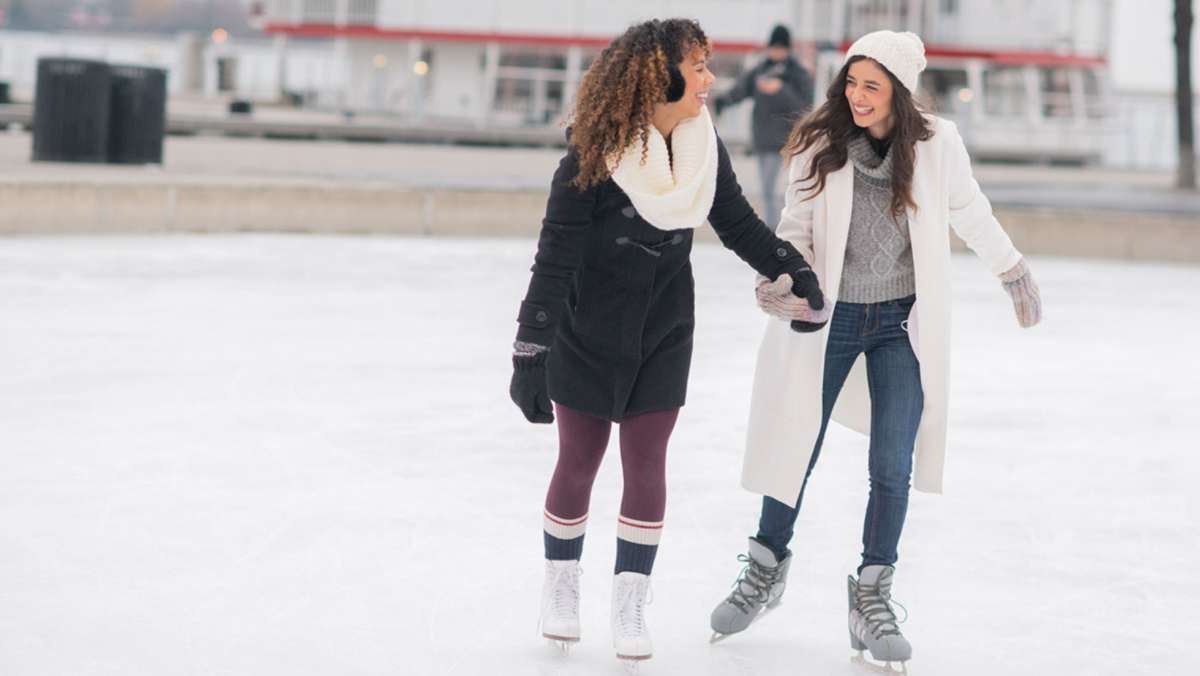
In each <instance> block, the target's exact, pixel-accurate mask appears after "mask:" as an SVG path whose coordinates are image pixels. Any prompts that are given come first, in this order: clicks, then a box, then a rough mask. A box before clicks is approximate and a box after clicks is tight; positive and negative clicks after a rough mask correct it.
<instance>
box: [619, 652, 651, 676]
mask: <svg viewBox="0 0 1200 676" xmlns="http://www.w3.org/2000/svg"><path fill="white" fill-rule="evenodd" d="M617 659H619V660H621V666H623V667H625V673H627V674H630V675H631V676H637V674H638V669H639V668H640V665H641V664H642V662H645V661H646V660H648V659H650V656H649V655H630V656H624V655H617Z"/></svg>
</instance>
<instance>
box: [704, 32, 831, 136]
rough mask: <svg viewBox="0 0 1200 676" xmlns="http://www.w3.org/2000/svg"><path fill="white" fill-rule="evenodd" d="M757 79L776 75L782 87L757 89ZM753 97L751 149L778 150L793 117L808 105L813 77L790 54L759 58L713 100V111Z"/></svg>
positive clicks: (802, 111)
mask: <svg viewBox="0 0 1200 676" xmlns="http://www.w3.org/2000/svg"><path fill="white" fill-rule="evenodd" d="M760 78H778V79H779V80H780V81H781V82H782V83H783V86H782V87H781V88H780V89H779V91H778V92H775V93H774V94H767V93H764V92H762V91H760V90H759V88H758V86H757V83H758V80H759V79H760ZM751 96H753V97H754V110H753V111H752V113H751V129H750V132H751V136H752V137H753V141H754V150H755V152H759V153H778V152H779V151H781V150H783V147H784V146H785V145H787V139H788V135H789V134H791V132H792V126H793V124H794V123H795V121H796V118H797V117H798V116H799V115H801V114H803V113H804V112H806V111H808V110H809V109H810V108H812V105H813V80H812V76H811V75H809V73H808V70H807V69H805V68H804V66H801V65H800V62H799V61H797V60H796V59H795V58H794V57H793V56H791V55H790V54H789V55H788V57H787V58H786V59H784V60H782V61H772V60H770V59H763V61H762V62H761V63H759V64H758V65H757V66H755V67H754V68H751V69H750V70H748V71H746V72H745V73H743V74H742V76H741V77H739V78H738V81H737V83H736V84H734V85H733V87H732V88H731V89H730V90H729V91H727V92H725V93H724V94H722V95H720V96H718V97H717V98H716V100H715V101H714V102H713V103H714V105H715V106H716V111H717V114H718V115H720V114H721V111H722V110H723V109H725V108H727V107H728V106H731V105H733V104H736V103H738V102H740V101H743V100H745V99H746V98H749V97H751Z"/></svg>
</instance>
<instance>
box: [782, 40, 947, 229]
mask: <svg viewBox="0 0 1200 676" xmlns="http://www.w3.org/2000/svg"><path fill="white" fill-rule="evenodd" d="M865 58H867V57H865V56H855V57H852V58H850V59H849V60H847V61H846V65H844V66H842V69H841V70H840V71H838V74H837V77H835V78H833V81H832V82H830V83H829V88H828V89H827V90H826V91H825V97H826V100H825V103H824V104H823V105H822V106H821V107H820V108H818V109H816V110H814V111H813V112H812V113H811V114H810V115H809V116H808V117H806V118H804V119H803V120H801V121H800V122H798V123H797V124H796V126H795V127H794V128H792V133H791V136H790V137H789V138H788V143H787V146H786V147H784V149H783V156H784V158H785V159H787V161H788V163H789V164H790V163H791V162H792V160H793V159H795V158H796V156H797V155H799V154H800V153H802V152H804V151H805V150H807V149H809V148H811V147H814V146H816V147H817V151H816V153H814V154H813V158H812V164H811V165H810V166H809V169H808V174H807V175H806V176H804V177H803V178H801V179H800V180H801V181H802V182H808V181H813V180H814V179H815V185H816V188H817V189H816V190H814V191H813V193H812V194H811V195H809V196H808V197H806V198H805V199H812V198H814V197H816V196H817V195H818V194H820V192H821V191H822V190H824V189H825V177H826V176H828V175H829V174H830V172H834V171H837V170H838V169H841V168H842V167H844V166H846V160H847V159H848V157H849V154H848V152H847V148H848V147H849V145H850V141H851V140H852V139H853V138H854V137H855V136H857V135H859V134H865V133H867V131H866V130H865V129H863V128H861V127H859V126H858V125H856V124H855V123H854V115H853V114H852V113H851V112H850V102H849V101H848V100H847V99H846V76H847V75H848V74H849V73H850V66H851V64H854V63H857V62H859V61H862V60H863V59H865ZM876 63H878V62H876ZM879 68H880V70H882V71H883V72H885V73H887V76H888V79H889V80H891V82H892V117H893V118H894V119H895V126H894V127H893V128H892V133H891V137H892V144H891V149H890V150H889V151H888V152H889V153H895V156H894V157H893V158H892V204H891V207H892V209H891V211H892V219H893V220H894V221H896V223H897V227H899V217H900V215H901V214H903V213H904V210H905V208H906V207H909V208H911V209H912V210H913V211H914V212H915V211H916V210H917V203H916V202H915V201H913V197H912V182H913V165H914V163H915V162H916V159H917V141H928V140H929V139H931V138H933V129H932V128H931V127H930V123H929V121H928V120H926V119H925V117H924V115H922V114H921V111H922V108H926V107H927V106H923V105H922V106H918V104H917V102H916V101H915V100H914V99H913V95H912V93H910V92H909V91H908V89H906V88H905V87H904V85H902V84H900V81H899V80H897V79H896V76H895V75H892V73H891V72H890V71H888V69H887V68H884V67H883V66H882V65H880V66H879ZM822 141H827V143H825V144H824V147H820V146H819V144H820V143H821V142H822Z"/></svg>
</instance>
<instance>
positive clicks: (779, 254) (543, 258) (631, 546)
mask: <svg viewBox="0 0 1200 676" xmlns="http://www.w3.org/2000/svg"><path fill="white" fill-rule="evenodd" d="M711 55H712V48H711V44H710V42H709V40H708V37H707V36H706V35H705V34H704V32H703V31H702V30H701V28H700V26H699V25H698V24H697V23H696V22H694V21H688V20H682V19H671V20H667V21H657V20H655V21H649V22H646V23H642V24H638V25H635V26H633V27H631V28H630V29H629V30H627V31H626V32H625V33H624V34H623V35H621V36H620V37H618V38H616V39H615V40H613V42H612V44H610V45H609V46H608V47H607V48H606V49H605V50H604V51H603V52H602V53H601V54H600V56H599V57H598V58H597V59H596V61H595V62H594V63H593V65H592V67H591V69H590V70H589V71H588V72H587V74H586V75H585V76H584V78H583V81H582V83H581V84H580V88H579V93H578V96H577V104H576V111H575V115H574V123H573V125H572V126H571V128H570V129H568V131H567V139H568V145H569V149H568V151H567V155H566V157H564V158H563V160H562V162H561V163H560V164H559V167H558V171H557V172H556V173H555V175H554V179H553V182H552V184H551V191H550V199H549V202H548V204H547V207H546V218H545V220H544V221H543V225H542V231H541V236H540V239H539V241H538V250H537V255H536V257H535V259H534V266H533V270H532V272H533V277H532V280H531V281H530V283H529V290H528V292H527V294H526V296H525V300H524V302H522V303H521V308H520V312H519V314H518V317H517V322H518V323H519V325H520V326H519V328H518V330H517V340H516V343H515V345H514V350H515V351H514V355H513V378H512V384H511V387H510V395H511V397H512V399H513V401H514V402H515V403H516V404H517V406H518V407H519V408H520V409H521V412H522V413H524V415H525V417H526V418H527V419H528V420H529V421H530V422H535V423H551V422H555V420H557V423H558V437H559V455H558V464H557V466H556V467H555V470H554V475H553V477H552V479H551V481H550V488H549V491H548V494H547V497H546V502H545V513H544V518H543V527H544V536H543V537H544V542H545V552H546V581H545V586H544V599H543V600H544V605H543V613H542V631H543V634H544V635H545V636H546V637H547V638H549V639H550V640H551V641H553V642H555V643H557V644H558V646H559V648H560V650H562V651H563V652H564V653H565V652H566V650H567V649H568V647H569V645H570V643H572V642H575V641H578V640H579V637H580V626H579V576H580V573H581V569H580V567H579V559H580V556H581V554H582V550H583V536H584V531H585V529H586V526H587V514H588V504H589V501H590V497H591V488H592V483H593V481H594V480H595V477H596V473H597V471H598V469H599V467H600V461H601V459H602V457H603V455H604V451H605V448H606V447H607V445H608V440H609V434H610V432H611V428H612V424H613V423H620V442H621V465H622V470H623V475H624V491H623V495H622V499H621V509H620V518H619V519H618V523H617V560H616V566H615V579H614V583H613V595H612V631H613V642H614V645H615V647H616V652H617V656H618V657H619V658H621V659H623V660H628V661H630V662H629V664H634V663H635V662H634V661H636V660H644V659H647V658H649V657H650V655H651V653H652V648H651V642H650V637H649V635H648V633H647V631H646V625H645V616H644V609H645V605H646V603H647V599H648V595H649V591H650V578H649V575H650V572H651V568H652V567H653V564H654V557H655V554H656V553H657V549H658V543H659V537H660V534H661V532H662V526H663V514H664V512H665V505H666V482H665V480H664V472H665V458H666V451H667V441H668V439H669V437H670V435H671V432H672V429H673V428H674V426H675V420H676V417H677V416H678V415H679V409H680V407H681V406H683V404H684V398H685V394H686V391H687V379H688V370H689V368H690V364H691V357H692V332H693V329H694V327H695V318H694V296H693V282H692V268H691V264H690V260H689V257H690V253H691V249H692V236H693V231H694V230H695V229H696V228H697V227H700V226H702V225H703V224H704V223H705V221H706V220H707V221H708V222H709V223H710V224H711V225H712V227H713V229H714V230H715V231H716V233H717V235H718V236H719V237H720V239H721V241H722V242H723V243H724V245H725V246H726V247H727V248H729V249H731V250H733V251H734V253H736V254H737V255H738V256H739V257H741V258H742V259H743V260H744V261H746V262H747V263H748V264H749V265H750V266H751V267H752V268H753V269H755V270H756V271H758V272H759V273H760V274H763V275H766V276H767V277H769V278H771V279H778V278H781V277H782V276H784V275H786V276H787V277H786V279H784V281H783V282H782V283H786V284H788V285H789V288H790V289H792V290H793V291H794V292H795V296H794V297H793V298H794V301H795V303H796V304H797V305H799V306H803V308H804V309H805V310H806V312H805V313H801V314H798V315H797V318H798V319H799V320H801V321H798V322H797V323H796V330H816V329H818V328H820V327H821V326H823V325H824V322H825V321H827V319H828V317H827V313H825V312H824V311H823V307H824V304H823V300H824V297H823V296H822V294H821V291H820V288H819V287H818V286H817V284H816V278H815V276H814V275H813V273H812V271H811V270H810V269H809V265H808V263H807V262H805V260H804V258H803V257H802V256H801V255H800V254H799V253H798V252H797V250H796V248H795V247H794V246H792V245H791V244H788V243H787V242H786V241H784V240H781V239H779V238H777V237H776V236H775V235H774V234H773V233H772V232H771V231H770V230H769V229H768V228H767V226H766V225H764V224H763V222H762V221H761V220H760V219H759V218H758V216H756V215H755V213H754V210H753V209H752V208H751V207H750V204H749V203H748V202H747V201H746V198H745V197H744V196H743V195H742V191H741V188H740V187H739V186H738V182H737V177H736V176H735V175H734V172H733V168H732V167H731V165H730V161H729V154H728V153H727V152H726V151H725V147H724V146H723V145H722V144H721V141H720V139H719V138H717V136H716V132H715V131H714V129H713V124H712V121H711V120H710V118H709V115H708V110H707V108H706V107H705V99H706V97H707V95H708V89H709V87H710V86H711V85H712V83H713V82H714V79H715V78H713V75H712V73H710V72H709V70H708V66H707V63H708V59H709V58H710V57H711ZM802 299H803V300H802ZM551 402H553V405H552V404H551Z"/></svg>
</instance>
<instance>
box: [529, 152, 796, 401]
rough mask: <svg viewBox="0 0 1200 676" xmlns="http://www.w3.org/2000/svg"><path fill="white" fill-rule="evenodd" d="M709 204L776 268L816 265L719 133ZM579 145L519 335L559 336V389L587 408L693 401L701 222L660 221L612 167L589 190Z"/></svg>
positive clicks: (554, 389)
mask: <svg viewBox="0 0 1200 676" xmlns="http://www.w3.org/2000/svg"><path fill="white" fill-rule="evenodd" d="M717 153H718V164H717V188H716V196H715V198H714V199H713V205H712V209H711V211H709V214H708V220H709V223H711V224H712V227H713V229H714V230H716V232H717V235H718V236H719V237H720V239H721V242H722V243H724V245H725V247H726V248H728V249H732V250H733V251H734V252H735V253H736V254H737V255H738V256H739V257H741V258H742V259H743V260H745V261H746V262H747V263H749V264H750V266H751V267H752V268H754V269H755V270H756V271H758V272H759V273H761V274H763V275H766V276H767V277H770V278H771V279H774V278H776V277H777V276H779V275H780V274H781V273H784V272H793V271H795V270H797V269H798V268H801V267H805V266H806V264H805V262H804V259H803V258H802V257H801V255H800V253H799V252H797V251H796V249H795V247H793V246H792V245H791V244H790V243H788V242H786V241H785V240H781V239H779V238H778V237H776V236H775V235H774V233H772V232H771V230H770V229H768V228H767V226H766V225H764V224H763V222H762V220H760V219H759V218H758V216H757V215H756V214H755V213H754V210H753V209H752V208H751V207H750V204H749V202H747V201H746V198H745V197H744V196H743V195H742V189H741V187H740V186H739V185H738V182H737V176H736V175H734V173H733V167H732V165H731V164H730V162H729V154H728V153H727V152H726V150H725V146H724V145H723V144H722V143H721V141H720V139H718V140H717ZM577 171H578V158H577V156H576V153H575V150H574V148H572V149H570V150H569V151H568V152H567V155H566V157H564V158H563V159H562V161H561V162H560V163H559V165H558V171H556V172H555V174H554V181H553V183H552V185H551V188H550V199H549V201H548V203H547V204H546V218H545V220H544V221H542V232H541V236H540V239H539V240H538V251H537V255H536V257H535V259H534V265H533V268H532V272H533V278H532V279H531V280H530V282H529V290H528V292H527V293H526V295H525V300H524V302H522V303H521V309H520V312H519V313H518V317H517V321H518V323H519V324H520V326H519V328H518V330H517V340H519V341H523V342H528V343H537V344H539V345H546V346H550V347H551V350H550V355H549V359H548V362H547V372H548V377H549V395H550V398H551V399H552V400H553V401H555V402H557V403H559V404H560V405H562V406H566V407H567V408H571V409H574V410H577V411H580V412H582V413H586V414H588V415H591V416H594V417H597V418H603V419H606V420H611V421H613V422H620V421H621V420H622V419H623V418H625V417H627V416H632V415H637V414H639V413H647V412H650V411H660V410H666V409H672V408H678V407H681V406H683V404H684V399H685V397H686V394H687V380H688V371H689V369H690V367H691V360H692V332H693V329H694V327H695V323H696V322H695V315H694V312H695V296H694V283H693V280H692V266H691V261H690V254H691V251H692V237H693V232H694V231H693V230H690V229H684V230H670V231H666V230H660V229H658V228H656V227H654V226H652V225H650V224H649V223H647V222H646V221H645V220H643V219H642V217H641V216H640V215H638V213H637V211H636V210H635V209H634V207H633V204H632V203H631V202H630V200H629V197H627V196H626V195H625V193H624V192H623V191H622V190H621V188H620V187H619V186H618V185H617V184H616V182H614V181H613V180H612V179H611V178H610V179H608V180H607V181H604V182H603V183H600V184H598V185H595V186H592V187H591V188H589V189H588V190H583V191H581V190H579V189H578V188H576V187H575V186H573V185H570V181H571V179H573V178H574V177H575V175H576V173H577Z"/></svg>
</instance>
